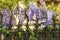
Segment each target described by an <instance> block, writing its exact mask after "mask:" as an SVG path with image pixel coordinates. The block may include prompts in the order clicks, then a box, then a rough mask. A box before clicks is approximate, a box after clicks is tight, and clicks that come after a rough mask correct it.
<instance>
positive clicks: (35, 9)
mask: <svg viewBox="0 0 60 40" xmlns="http://www.w3.org/2000/svg"><path fill="white" fill-rule="evenodd" d="M35 13H36V17H37V19H39V9H38V7H36V5H34V4H30V6H29V14H28V18H29V20H34V19H33V15H34V14H35Z"/></svg>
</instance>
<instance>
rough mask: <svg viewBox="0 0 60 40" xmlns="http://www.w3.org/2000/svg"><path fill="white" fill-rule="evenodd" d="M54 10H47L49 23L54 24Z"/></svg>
mask: <svg viewBox="0 0 60 40" xmlns="http://www.w3.org/2000/svg"><path fill="white" fill-rule="evenodd" d="M54 15H55V14H54V12H53V11H48V12H47V25H52V23H53V19H52V18H53V16H54Z"/></svg>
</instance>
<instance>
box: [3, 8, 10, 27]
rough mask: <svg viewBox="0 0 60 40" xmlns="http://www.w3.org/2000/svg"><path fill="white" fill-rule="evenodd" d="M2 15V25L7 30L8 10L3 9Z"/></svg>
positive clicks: (8, 21)
mask: <svg viewBox="0 0 60 40" xmlns="http://www.w3.org/2000/svg"><path fill="white" fill-rule="evenodd" d="M2 14H3V25H4V26H6V27H7V28H8V26H9V23H10V16H11V13H10V11H9V9H4V10H3V12H2Z"/></svg>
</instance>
